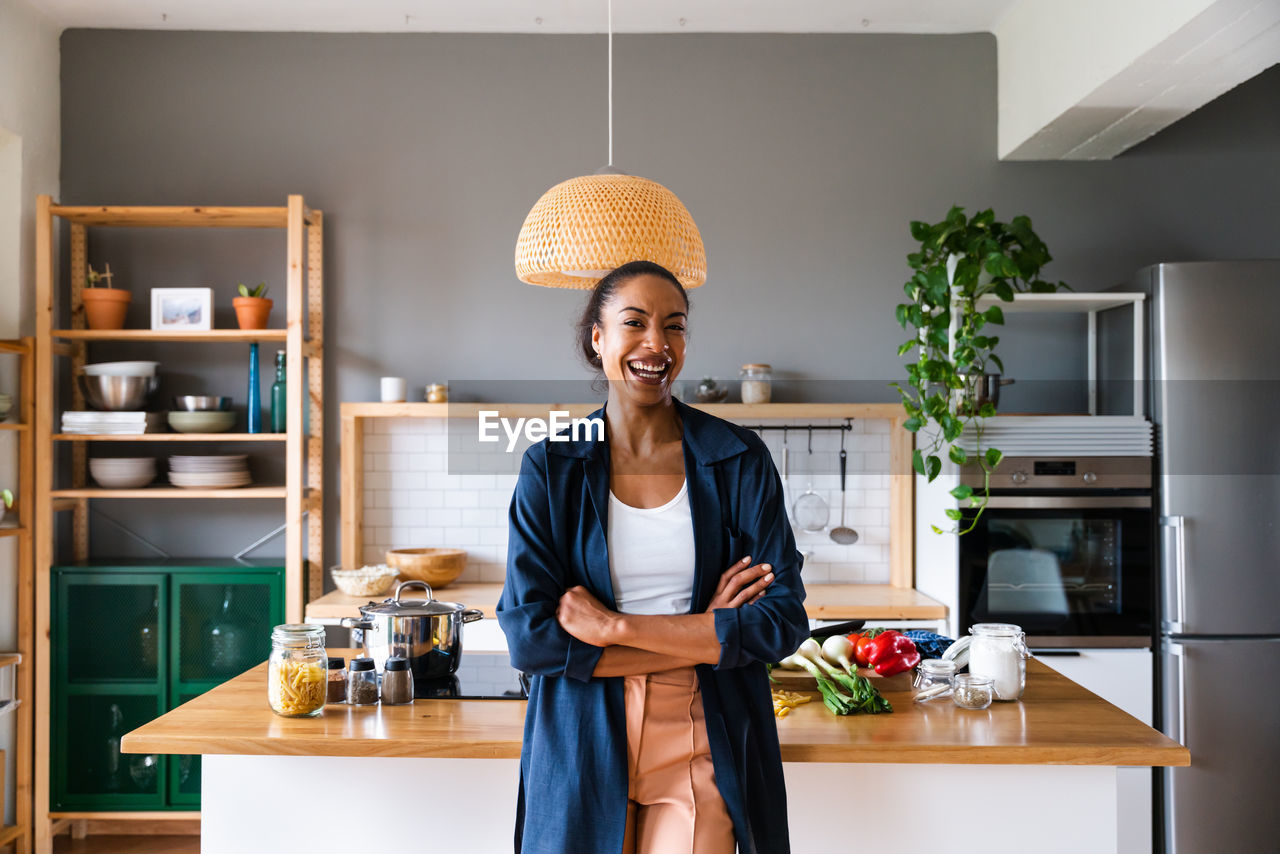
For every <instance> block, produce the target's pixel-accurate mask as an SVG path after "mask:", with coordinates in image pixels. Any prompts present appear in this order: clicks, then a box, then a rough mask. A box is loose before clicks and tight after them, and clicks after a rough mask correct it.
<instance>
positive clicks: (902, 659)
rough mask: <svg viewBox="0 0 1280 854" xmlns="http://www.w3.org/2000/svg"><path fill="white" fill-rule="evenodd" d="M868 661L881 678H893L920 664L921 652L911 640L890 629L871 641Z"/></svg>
mask: <svg viewBox="0 0 1280 854" xmlns="http://www.w3.org/2000/svg"><path fill="white" fill-rule="evenodd" d="M867 660H868V661H869V662H870V664H871V666H872V667H874V668H875V670H876V673H879V674H880V675H881V676H893V675H894V674H896V673H902V672H903V671H905V670H910V669H911V668H913V667H915V666H916V665H917V664H919V663H920V651H919V650H917V649H916V645H915V644H914V643H913V642H912V641H911V638H909V637H906V636H904V635H903V634H901V633H900V632H895V631H894V630H892V629H890V630H888V631H886V632H884V633H882V634H881V635H879V636H878V637H876V639H875V640H873V641H871V645H870V647H868V650H867Z"/></svg>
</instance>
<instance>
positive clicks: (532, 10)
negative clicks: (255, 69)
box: [27, 0, 1018, 33]
mask: <svg viewBox="0 0 1280 854" xmlns="http://www.w3.org/2000/svg"><path fill="white" fill-rule="evenodd" d="M27 2H28V3H30V4H31V5H32V6H34V7H36V8H37V9H41V10H43V11H44V12H45V13H46V14H48V15H49V16H50V17H51V18H53V19H54V20H55V21H57V22H58V23H60V24H61V25H62V26H64V27H91V28H106V29H154V30H266V31H300V32H378V33H386V32H391V33H396V32H446V33H458V32H469V33H598V32H604V31H605V22H606V2H607V0H27ZM1017 2H1018V0H613V27H614V31H615V32H621V33H667V32H725V33H744V32H765V33H779V32H781V33H855V32H857V33H860V32H867V33H971V32H992V31H994V30H995V28H996V25H997V23H998V22H999V21H1000V18H1001V17H1002V16H1003V15H1004V13H1005V12H1006V11H1007V10H1008V9H1009V8H1010V7H1012V6H1015V5H1017Z"/></svg>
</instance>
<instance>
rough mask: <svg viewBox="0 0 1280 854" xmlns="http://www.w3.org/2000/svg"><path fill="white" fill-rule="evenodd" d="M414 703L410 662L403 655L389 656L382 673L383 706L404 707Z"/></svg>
mask: <svg viewBox="0 0 1280 854" xmlns="http://www.w3.org/2000/svg"><path fill="white" fill-rule="evenodd" d="M412 702H413V671H411V670H410V669H409V661H408V659H406V658H405V657H404V656H401V655H392V656H389V657H388V658H387V662H386V664H384V665H383V671H382V704H383V705H384V706H402V705H404V704H405V703H412Z"/></svg>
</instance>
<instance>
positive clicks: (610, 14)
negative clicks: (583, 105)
mask: <svg viewBox="0 0 1280 854" xmlns="http://www.w3.org/2000/svg"><path fill="white" fill-rule="evenodd" d="M608 5H609V165H610V166H612V165H613V0H608Z"/></svg>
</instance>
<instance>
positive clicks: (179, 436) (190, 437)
mask: <svg viewBox="0 0 1280 854" xmlns="http://www.w3.org/2000/svg"><path fill="white" fill-rule="evenodd" d="M53 441H55V442H287V441H288V438H287V434H284V433H145V434H143V435H141V436H135V435H124V436H122V435H116V434H110V435H105V434H101V433H54V434H53Z"/></svg>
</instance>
